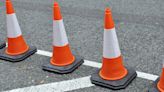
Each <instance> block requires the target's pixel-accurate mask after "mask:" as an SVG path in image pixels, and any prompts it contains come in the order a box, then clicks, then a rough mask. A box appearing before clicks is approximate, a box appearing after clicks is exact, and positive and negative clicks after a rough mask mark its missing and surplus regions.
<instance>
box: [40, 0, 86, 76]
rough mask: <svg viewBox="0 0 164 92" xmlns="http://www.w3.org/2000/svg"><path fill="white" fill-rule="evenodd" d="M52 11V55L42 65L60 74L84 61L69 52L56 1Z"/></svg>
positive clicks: (69, 70)
mask: <svg viewBox="0 0 164 92" xmlns="http://www.w3.org/2000/svg"><path fill="white" fill-rule="evenodd" d="M53 13H54V15H53V17H54V18H53V56H52V57H51V60H50V63H48V64H44V65H43V70H47V71H51V72H56V73H61V74H64V73H70V72H73V71H74V70H75V69H76V68H77V67H79V66H80V65H81V64H82V63H83V62H84V61H83V59H82V58H81V57H79V56H74V55H73V54H72V52H71V49H70V45H69V43H68V39H67V35H66V32H65V28H64V24H63V19H62V15H61V13H60V7H59V5H58V3H57V2H55V3H54V7H53Z"/></svg>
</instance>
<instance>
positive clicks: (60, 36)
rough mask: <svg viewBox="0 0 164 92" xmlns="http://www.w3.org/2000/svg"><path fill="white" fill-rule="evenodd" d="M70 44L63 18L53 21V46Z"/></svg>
mask: <svg viewBox="0 0 164 92" xmlns="http://www.w3.org/2000/svg"><path fill="white" fill-rule="evenodd" d="M67 44H68V39H67V35H66V31H65V28H64V24H63V20H55V21H53V46H65V45H67Z"/></svg>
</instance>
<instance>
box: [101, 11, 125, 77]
mask: <svg viewBox="0 0 164 92" xmlns="http://www.w3.org/2000/svg"><path fill="white" fill-rule="evenodd" d="M104 22H105V25H104V42H103V59H102V63H103V64H102V68H101V70H100V72H99V75H100V76H101V78H103V79H105V80H118V79H121V78H123V77H125V76H126V75H127V73H128V71H127V69H126V68H125V67H124V65H123V59H122V56H121V52H120V48H119V44H118V39H117V35H116V31H115V27H114V22H113V19H112V14H111V10H110V9H109V8H107V9H106V10H105V19H104Z"/></svg>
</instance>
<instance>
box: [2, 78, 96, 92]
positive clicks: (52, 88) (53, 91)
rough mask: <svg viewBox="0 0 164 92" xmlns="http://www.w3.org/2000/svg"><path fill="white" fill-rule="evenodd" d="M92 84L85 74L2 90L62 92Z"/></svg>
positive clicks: (11, 91) (13, 91)
mask: <svg viewBox="0 0 164 92" xmlns="http://www.w3.org/2000/svg"><path fill="white" fill-rule="evenodd" d="M92 86H94V85H93V84H92V83H91V82H90V76H87V77H82V78H77V79H72V80H67V81H61V82H55V83H49V84H42V85H37V86H31V87H25V88H19V89H13V90H9V91H4V92H63V91H71V90H76V89H80V88H86V87H92Z"/></svg>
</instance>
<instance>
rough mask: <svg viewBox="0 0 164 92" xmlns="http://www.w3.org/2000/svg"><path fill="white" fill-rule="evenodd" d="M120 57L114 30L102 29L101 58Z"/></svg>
mask: <svg viewBox="0 0 164 92" xmlns="http://www.w3.org/2000/svg"><path fill="white" fill-rule="evenodd" d="M120 55H121V52H120V47H119V44H118V39H117V35H116V31H115V28H113V29H104V42H103V57H104V58H116V57H118V56H120Z"/></svg>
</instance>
